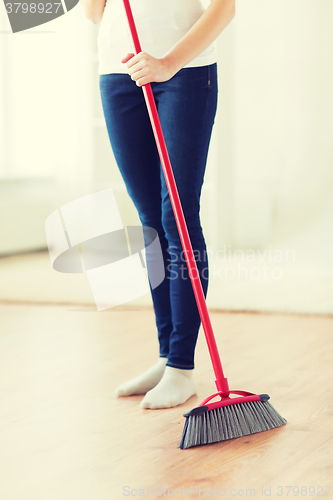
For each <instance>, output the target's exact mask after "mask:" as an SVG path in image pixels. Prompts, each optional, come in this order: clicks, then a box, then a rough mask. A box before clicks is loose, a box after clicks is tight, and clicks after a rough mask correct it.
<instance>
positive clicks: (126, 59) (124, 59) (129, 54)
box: [121, 52, 134, 64]
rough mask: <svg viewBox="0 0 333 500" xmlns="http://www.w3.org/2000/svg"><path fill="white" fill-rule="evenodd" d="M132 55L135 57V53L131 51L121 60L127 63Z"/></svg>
mask: <svg viewBox="0 0 333 500" xmlns="http://www.w3.org/2000/svg"><path fill="white" fill-rule="evenodd" d="M132 57H134V54H133V53H130V52H129V53H128V54H127V56H125V57H124V58H123V59H122V60H121V62H122V63H123V64H125V63H127V61H129V60H130V59H132Z"/></svg>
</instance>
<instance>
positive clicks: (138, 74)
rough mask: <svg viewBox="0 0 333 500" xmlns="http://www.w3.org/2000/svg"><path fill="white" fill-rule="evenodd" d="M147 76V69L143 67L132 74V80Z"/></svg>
mask: <svg viewBox="0 0 333 500" xmlns="http://www.w3.org/2000/svg"><path fill="white" fill-rule="evenodd" d="M145 76H147V71H146V70H145V69H141V70H140V71H136V72H135V73H133V74H132V75H131V78H132V80H134V81H135V82H136V81H138V80H139V79H140V78H143V77H145Z"/></svg>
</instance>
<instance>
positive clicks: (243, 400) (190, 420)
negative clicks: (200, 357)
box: [179, 391, 287, 449]
mask: <svg viewBox="0 0 333 500" xmlns="http://www.w3.org/2000/svg"><path fill="white" fill-rule="evenodd" d="M230 394H235V395H237V396H241V397H230ZM216 397H220V400H219V401H216V402H211V403H209V401H211V400H213V399H215V398H216ZM268 400H269V396H268V394H260V395H258V394H252V393H250V392H245V391H228V392H224V393H222V392H218V393H216V394H213V395H212V396H209V398H207V399H205V400H204V401H203V402H202V403H201V405H200V406H198V407H196V408H194V409H193V410H191V411H189V412H187V413H184V417H186V420H185V426H184V430H183V435H182V439H181V442H180V445H179V448H181V449H185V448H191V447H192V446H199V445H203V444H210V443H217V442H219V441H227V440H228V439H233V438H237V437H241V436H248V435H249V434H256V433H257V432H263V431H267V430H269V429H274V428H275V427H280V426H281V425H284V424H286V423H287V421H286V420H285V419H284V418H283V417H281V415H279V414H278V412H277V411H276V410H275V409H274V408H273V406H272V405H271V404H270V403H269V402H268Z"/></svg>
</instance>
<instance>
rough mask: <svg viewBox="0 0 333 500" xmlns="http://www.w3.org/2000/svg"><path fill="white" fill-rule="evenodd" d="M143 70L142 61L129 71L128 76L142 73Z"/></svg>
mask: <svg viewBox="0 0 333 500" xmlns="http://www.w3.org/2000/svg"><path fill="white" fill-rule="evenodd" d="M143 68H144V65H143V64H142V62H141V61H139V62H137V63H136V64H134V66H132V67H131V68H129V69H128V74H129V75H131V76H132V75H134V73H136V72H137V71H141V70H142V69H143Z"/></svg>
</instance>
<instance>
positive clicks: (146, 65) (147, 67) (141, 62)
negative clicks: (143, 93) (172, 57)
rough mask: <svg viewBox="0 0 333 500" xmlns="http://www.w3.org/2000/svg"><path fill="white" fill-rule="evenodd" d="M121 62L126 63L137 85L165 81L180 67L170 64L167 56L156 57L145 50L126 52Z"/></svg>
mask: <svg viewBox="0 0 333 500" xmlns="http://www.w3.org/2000/svg"><path fill="white" fill-rule="evenodd" d="M121 62H122V63H124V64H125V63H127V64H126V66H127V68H128V73H129V74H130V76H131V78H132V80H134V81H135V82H136V84H137V86H138V87H142V85H146V84H147V83H150V82H166V81H167V80H170V78H172V77H173V75H175V74H176V73H177V71H178V69H180V68H176V67H175V66H174V65H172V64H171V63H170V62H169V61H168V59H167V58H165V57H163V58H162V59H156V58H155V57H152V56H150V55H149V54H147V53H146V52H139V54H137V55H136V56H135V55H134V54H127V56H126V57H124V59H122V61H121Z"/></svg>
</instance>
